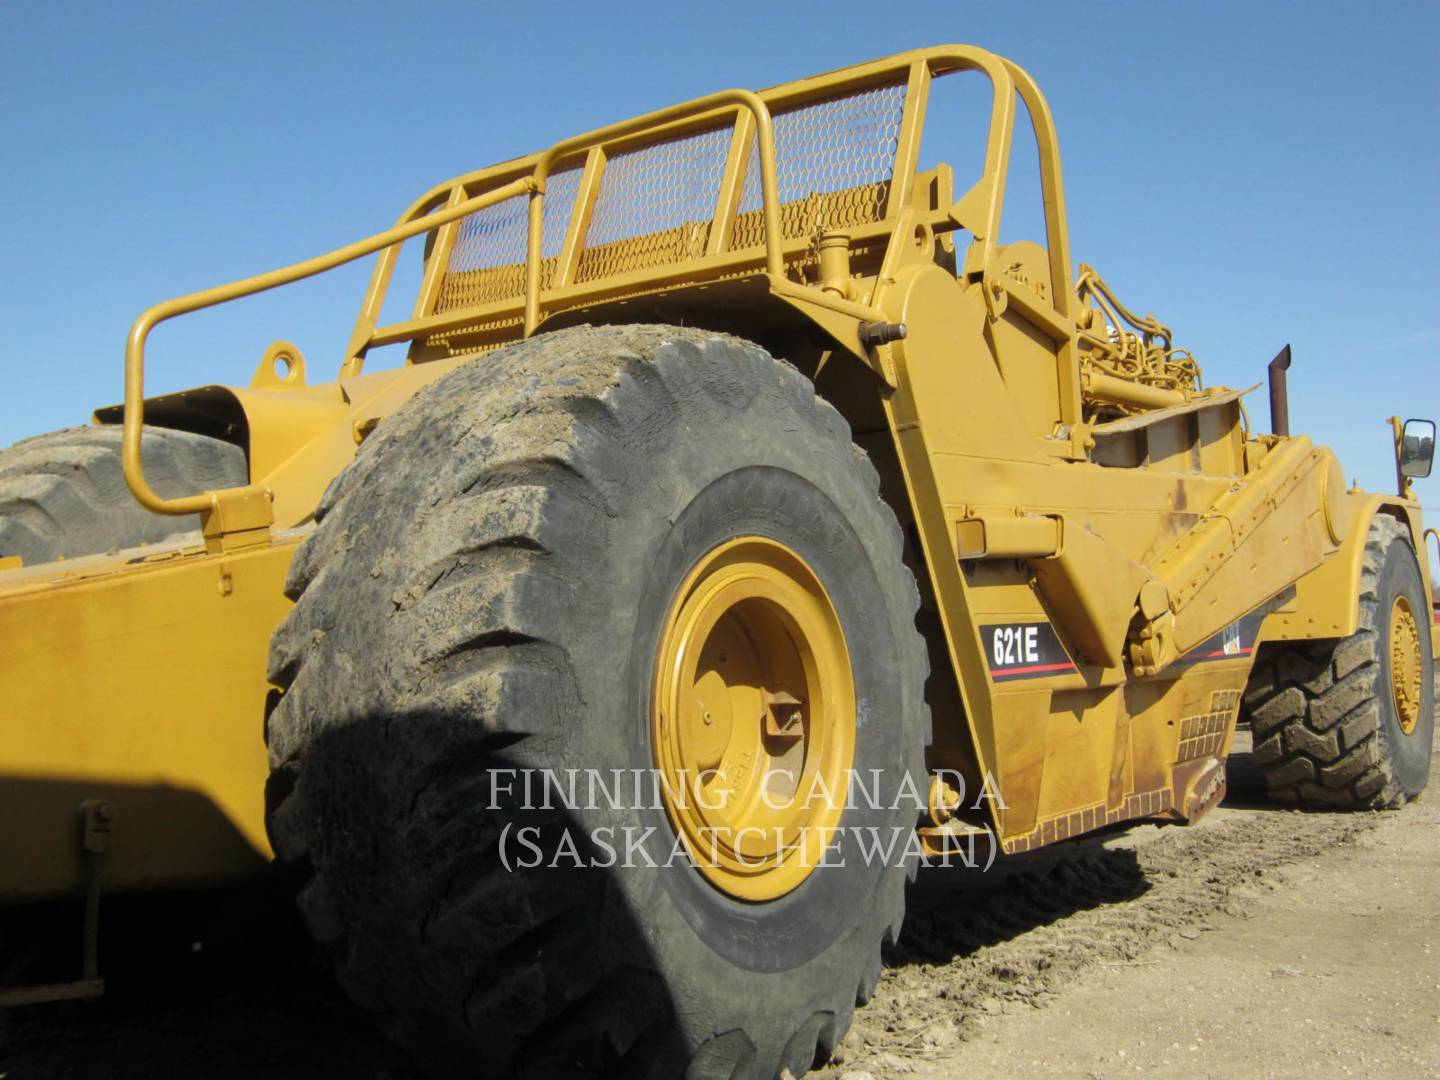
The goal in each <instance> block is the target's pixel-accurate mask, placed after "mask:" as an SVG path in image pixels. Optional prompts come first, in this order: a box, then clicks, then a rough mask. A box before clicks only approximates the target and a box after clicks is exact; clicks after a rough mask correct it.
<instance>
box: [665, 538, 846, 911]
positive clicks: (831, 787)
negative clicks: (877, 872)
mask: <svg viewBox="0 0 1440 1080" xmlns="http://www.w3.org/2000/svg"><path fill="white" fill-rule="evenodd" d="M651 736H652V745H653V746H654V753H655V765H656V768H657V769H658V770H659V773H660V781H661V789H660V790H661V798H662V800H663V801H664V803H665V809H666V812H667V813H668V814H669V816H670V820H671V823H672V824H673V825H674V826H675V829H676V831H677V833H679V834H680V835H681V836H682V837H683V838H684V840H685V844H686V847H687V848H688V849H689V851H690V854H691V856H692V858H693V859H694V862H695V865H696V867H697V868H698V869H699V871H700V872H701V874H703V875H704V876H705V878H706V879H707V880H708V881H710V882H711V884H713V885H715V886H716V887H717V888H719V889H721V890H722V891H724V892H725V893H728V894H729V895H731V896H734V897H737V898H739V899H742V900H773V899H775V898H776V897H779V896H783V895H784V894H785V893H787V892H790V891H791V890H792V889H794V888H796V887H797V886H798V885H799V884H800V883H801V882H802V881H804V880H805V879H806V878H807V877H808V876H809V875H810V873H811V872H812V871H813V870H814V868H815V866H816V864H817V863H819V862H820V861H821V857H822V855H823V853H824V851H825V848H826V846H827V845H828V844H829V843H830V841H831V839H832V837H833V836H834V831H835V829H836V827H837V825H838V824H839V820H840V816H841V814H842V812H843V810H844V804H845V798H846V784H847V782H848V779H849V774H850V767H851V764H852V763H853V760H854V755H855V688H854V681H853V678H852V676H851V671H850V656H849V652H848V650H847V649H846V646H845V635H844V632H843V631H842V630H841V627H840V620H839V617H838V616H837V615H836V614H835V608H834V605H833V604H832V603H831V602H830V597H829V596H828V595H827V594H826V592H825V589H824V587H823V586H822V585H821V584H820V581H819V579H818V578H817V577H816V576H815V574H814V572H813V571H811V569H810V567H809V566H808V565H807V564H806V563H805V561H804V560H803V559H801V558H800V556H799V555H797V554H796V553H795V552H794V551H792V550H790V548H788V547H786V546H785V545H784V544H781V543H778V542H777V541H774V540H770V539H766V538H764V537H741V538H738V539H735V540H731V541H728V542H727V543H724V544H722V545H720V546H719V547H717V548H715V549H713V550H712V551H710V552H709V553H708V554H707V555H706V556H705V557H704V558H702V559H701V560H700V562H699V563H698V564H697V565H696V566H695V568H694V569H692V570H691V571H690V573H689V575H688V576H687V577H686V579H685V581H684V583H683V584H682V585H681V586H680V589H679V591H678V592H677V593H676V595H675V598H674V600H672V601H671V604H670V610H669V612H668V613H667V615H666V618H665V625H664V628H663V629H662V631H661V634H660V645H659V650H658V655H657V662H656V670H655V684H654V693H653V695H652V706H651Z"/></svg>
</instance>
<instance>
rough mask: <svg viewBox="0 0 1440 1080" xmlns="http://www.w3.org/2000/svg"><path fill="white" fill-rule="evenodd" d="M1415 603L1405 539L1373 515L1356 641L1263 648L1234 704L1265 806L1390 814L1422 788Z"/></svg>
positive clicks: (1420, 595) (1427, 702)
mask: <svg viewBox="0 0 1440 1080" xmlns="http://www.w3.org/2000/svg"><path fill="white" fill-rule="evenodd" d="M1426 601H1427V597H1426V595H1425V586H1424V579H1423V578H1422V577H1421V574H1420V564H1419V562H1418V561H1417V560H1416V556H1415V548H1414V547H1413V546H1412V544H1411V541H1410V533H1409V530H1408V529H1406V528H1405V526H1404V525H1403V524H1401V523H1400V522H1399V521H1397V520H1396V519H1395V518H1393V517H1390V516H1389V515H1387V514H1377V515H1376V516H1375V517H1374V518H1373V519H1372V521H1371V522H1370V531H1369V534H1368V536H1367V537H1366V542H1365V553H1364V564H1363V567H1362V569H1361V578H1360V597H1359V601H1358V603H1359V609H1360V618H1359V628H1358V629H1357V630H1356V631H1355V633H1354V634H1352V635H1350V636H1349V637H1347V638H1341V639H1339V640H1332V641H1314V642H1299V643H1293V644H1291V643H1275V644H1270V645H1266V646H1264V647H1263V651H1262V653H1261V655H1260V657H1259V659H1258V660H1257V661H1256V668H1255V672H1254V674H1253V675H1252V676H1251V679H1250V685H1249V687H1248V688H1247V689H1246V692H1245V707H1246V711H1247V712H1248V714H1249V717H1250V726H1251V731H1252V733H1253V736H1254V740H1255V744H1254V745H1255V749H1254V754H1255V760H1256V761H1257V762H1258V763H1259V764H1260V766H1261V767H1262V769H1263V770H1264V773H1265V782H1266V786H1267V787H1268V788H1269V792H1270V796H1271V798H1273V799H1275V800H1276V801H1277V802H1285V803H1296V804H1299V805H1301V806H1306V807H1310V808H1314V809H1321V808H1354V809H1383V810H1393V809H1396V808H1398V807H1400V806H1403V805H1404V804H1405V803H1406V802H1408V801H1409V800H1411V799H1413V798H1414V797H1415V796H1416V795H1418V794H1420V792H1421V791H1423V790H1424V788H1425V784H1426V782H1427V781H1428V779H1429V776H1430V752H1431V746H1432V744H1433V742H1434V733H1435V684H1434V680H1433V678H1432V677H1431V672H1432V670H1433V660H1434V658H1433V657H1432V656H1431V655H1430V633H1429V625H1428V617H1429V616H1428V613H1429V610H1430V608H1429V604H1428V603H1427V602H1426Z"/></svg>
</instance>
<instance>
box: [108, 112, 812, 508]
mask: <svg viewBox="0 0 1440 1080" xmlns="http://www.w3.org/2000/svg"><path fill="white" fill-rule="evenodd" d="M725 106H734V107H735V108H736V109H737V110H739V109H745V110H748V111H749V112H750V114H751V116H752V117H753V118H754V121H755V134H756V136H757V140H758V142H759V150H760V182H761V191H762V205H763V208H764V227H765V262H766V267H767V269H768V270H769V272H770V273H772V274H781V273H783V272H784V259H783V255H782V253H781V250H780V218H779V205H780V195H779V184H778V181H777V179H776V172H775V131H774V126H773V124H772V122H771V118H770V110H769V108H768V107H767V106H766V105H765V102H764V101H762V100H761V99H760V97H759V95H758V94H755V93H753V92H751V91H749V90H724V91H721V92H719V93H715V94H710V95H707V96H706V97H702V98H697V99H695V100H694V101H689V102H686V103H684V104H681V105H675V106H671V107H670V108H666V109H660V110H658V111H656V112H652V113H647V114H645V115H644V116H639V117H636V118H634V119H632V120H627V121H623V122H621V123H618V124H611V125H609V126H608V127H603V128H599V129H597V130H595V131H592V132H588V133H586V134H584V135H578V136H575V137H573V138H570V139H566V140H564V141H562V142H558V143H556V144H555V145H554V146H552V147H551V148H550V149H549V150H547V151H545V152H544V153H543V154H541V156H540V158H539V160H538V161H537V162H536V163H535V167H534V170H533V171H532V173H531V174H530V175H529V176H523V177H520V178H519V179H516V180H512V181H511V182H510V183H508V184H504V185H502V186H500V187H498V188H493V189H491V190H489V191H486V192H482V193H481V194H479V195H475V196H473V197H471V198H468V199H465V200H463V201H460V202H454V203H452V205H449V206H445V207H443V208H442V209H438V210H435V209H433V207H434V206H435V205H436V200H435V199H434V198H433V197H432V196H427V197H426V198H425V199H422V200H421V201H420V202H418V203H417V204H416V205H415V206H414V207H412V208H411V210H410V211H409V212H408V213H407V214H406V215H405V217H404V218H402V219H401V221H400V223H399V224H397V225H395V226H394V227H393V228H390V229H386V230H385V231H384V232H380V233H376V234H375V235H374V236H371V237H368V238H366V239H364V240H357V241H356V242H355V243H353V244H347V245H345V246H344V247H341V248H336V249H335V250H334V251H331V252H329V253H328V254H325V255H320V256H317V257H315V258H313V259H307V260H305V261H303V262H298V263H294V264H293V265H291V266H286V267H282V268H281V269H279V270H271V271H269V272H268V273H264V274H257V275H255V276H254V277H248V278H243V279H241V280H240V281H234V282H231V283H230V284H228V285H217V286H216V287H215V288H212V289H205V290H204V291H202V292H197V293H191V294H189V295H188V296H182V297H178V298H176V299H174V300H166V301H165V302H163V303H160V304H156V305H154V306H153V307H150V308H147V309H146V310H145V311H144V312H143V313H142V314H141V315H140V317H139V318H138V319H136V320H135V324H134V326H132V327H131V328H130V336H129V337H128V338H127V339H126V342H125V420H124V433H123V436H122V443H121V462H122V466H123V470H124V473H125V482H126V484H127V485H128V486H129V488H130V491H131V493H132V494H133V495H134V496H135V498H136V500H137V501H138V502H139V503H140V504H141V505H142V506H144V507H145V508H146V509H147V510H150V511H152V512H154V513H157V514H174V515H184V514H209V513H211V512H213V511H216V510H218V509H219V508H220V503H221V501H222V500H224V499H227V498H231V499H235V500H237V501H239V500H241V499H247V500H253V499H256V498H264V499H266V500H267V501H268V493H266V491H265V489H263V488H261V487H259V486H258V485H253V484H252V485H247V486H246V487H241V488H227V489H225V490H222V491H211V492H202V493H200V494H198V495H185V496H181V497H179V498H174V499H166V498H163V497H162V496H161V495H159V494H158V493H157V492H156V491H155V489H154V488H152V487H151V486H150V484H149V482H148V481H147V480H146V479H145V469H144V465H143V463H142V461H141V453H140V443H141V434H142V432H143V429H144V424H145V342H146V340H147V339H148V338H149V336H150V331H151V330H153V329H154V328H155V327H156V326H158V325H160V324H161V323H162V322H165V321H166V320H167V319H173V318H175V317H176V316H179V315H187V314H189V313H191V312H194V311H200V310H202V309H204V308H208V307H214V306H215V305H217V304H224V303H227V302H229V301H231V300H238V299H240V298H241V297H244V296H253V295H254V294H256V293H260V292H265V291H266V290H268V289H274V288H277V287H279V286H281V285H289V284H291V283H293V282H296V281H302V280H304V279H305V278H309V277H314V276H315V275H317V274H323V273H325V272H326V271H327V270H333V269H335V268H336V267H337V266H343V265H345V264H346V263H350V262H354V261H355V260H356V259H361V258H364V257H365V256H366V255H371V254H374V253H375V252H377V251H380V250H382V249H384V251H385V254H384V255H383V256H382V257H381V260H380V263H379V264H378V265H377V266H376V269H375V274H374V276H373V278H372V281H371V288H370V292H369V294H368V295H367V297H366V309H367V310H366V311H364V312H362V315H361V320H362V324H363V323H364V322H365V320H366V319H367V318H368V320H369V323H370V327H371V329H372V331H373V327H374V321H375V319H376V318H377V317H378V315H379V297H383V295H384V291H385V288H384V286H385V285H388V283H389V278H390V274H391V271H392V270H393V269H394V262H395V256H396V254H397V252H398V249H399V248H398V246H399V245H400V244H401V243H403V242H404V241H406V240H409V239H410V238H411V237H414V236H418V235H420V234H421V233H426V232H430V231H431V230H433V229H437V228H439V227H440V226H442V225H446V224H448V223H449V222H452V221H457V220H459V219H460V218H463V217H465V216H467V215H469V214H472V213H474V212H475V211H477V210H483V209H485V208H486V207H487V206H492V205H494V204H495V203H499V202H504V201H505V200H506V199H511V198H514V197H515V196H517V195H526V194H528V195H529V196H530V205H529V236H528V241H527V244H526V295H525V336H527V337H528V336H530V335H531V334H533V333H534V332H535V328H536V327H537V326H538V325H539V321H540V319H539V304H540V247H541V227H542V224H543V221H544V218H543V209H544V204H543V200H544V195H545V181H546V179H547V178H548V177H549V175H550V169H551V167H552V166H553V164H554V163H555V161H556V160H557V159H559V158H560V157H561V156H563V155H564V154H566V153H570V152H574V151H576V150H578V149H581V148H584V147H587V146H591V145H598V144H601V143H604V142H607V141H609V140H611V139H616V138H620V137H623V136H626V135H631V134H634V133H636V132H639V131H643V130H644V129H646V128H651V127H656V126H659V125H663V124H667V123H672V122H675V121H678V120H683V119H686V118H689V117H692V116H695V115H697V114H699V115H703V114H705V113H709V112H715V111H717V110H719V109H721V108H723V107H725ZM377 285H379V286H380V288H379V289H377V288H376V286H377ZM377 294H378V296H377ZM357 336H358V334H357ZM355 359H356V352H353V351H352V353H351V356H350V357H349V358H347V361H346V373H347V374H348V373H357V372H358V365H357V364H355V362H354V361H355Z"/></svg>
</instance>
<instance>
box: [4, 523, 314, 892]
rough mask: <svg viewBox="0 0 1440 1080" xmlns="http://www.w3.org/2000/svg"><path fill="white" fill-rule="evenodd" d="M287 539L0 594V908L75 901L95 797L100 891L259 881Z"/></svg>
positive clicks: (290, 545) (265, 850) (60, 576)
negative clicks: (81, 834) (84, 824)
mask: <svg viewBox="0 0 1440 1080" xmlns="http://www.w3.org/2000/svg"><path fill="white" fill-rule="evenodd" d="M299 540H300V535H299V534H291V535H289V536H287V537H285V538H284V539H282V540H281V542H279V543H276V544H273V545H269V546H265V547H256V548H251V549H248V550H247V551H245V552H241V553H236V554H230V555H205V554H201V553H198V552H194V551H192V552H190V553H188V554H183V555H180V556H177V557H175V558H172V559H169V560H165V561H159V562H149V563H138V564H137V563H127V562H125V561H124V556H125V555H129V556H131V557H135V556H139V555H142V554H143V549H140V550H138V551H135V552H129V553H122V555H121V556H120V557H118V558H117V559H115V560H112V561H111V562H110V564H109V567H108V571H107V570H106V569H105V568H104V567H101V568H99V569H94V568H92V569H90V570H89V571H86V572H85V574H86V576H78V577H77V576H70V577H69V579H68V580H67V579H66V575H65V574H64V573H63V572H61V571H60V570H59V569H57V571H56V573H55V574H53V575H52V579H51V580H52V583H51V584H49V585H48V586H46V585H44V584H43V583H42V584H39V585H36V584H34V583H31V584H30V585H29V587H26V588H16V589H11V590H8V591H4V592H0V642H3V643H4V645H3V648H0V686H3V687H4V688H5V690H4V695H3V698H0V731H3V732H4V738H3V741H0V822H4V827H3V828H0V897H3V898H4V899H6V900H14V899H17V898H22V897H27V896H37V895H50V894H56V893H61V892H65V891H67V890H69V889H72V888H75V887H78V885H79V881H80V879H79V873H80V860H79V855H78V848H77V835H78V834H77V825H76V821H77V819H76V808H77V806H78V804H79V802H80V800H81V799H84V798H92V797H103V798H107V799H110V800H111V801H112V802H113V803H114V804H115V808H116V817H115V825H114V839H113V843H112V849H111V853H110V854H109V855H108V856H107V857H106V866H105V886H106V888H107V889H127V888H139V887H158V886H169V885H183V884H198V883H206V882H214V881H221V880H235V879H237V878H243V877H245V876H248V875H252V874H254V873H256V872H258V871H260V870H263V868H264V867H265V865H266V863H267V861H268V859H269V856H270V850H269V847H268V844H267V841H266V838H265V830H264V807H263V792H264V787H265V777H266V775H267V765H266V759H265V747H264V741H263V725H264V717H265V706H266V696H267V694H268V692H269V685H268V683H267V682H266V680H265V656H266V650H267V646H268V643H269V638H270V631H271V629H273V627H274V626H275V625H276V624H277V623H278V622H279V621H280V619H281V618H282V617H283V615H284V613H285V611H286V609H287V608H288V607H289V602H288V601H287V600H286V599H285V597H284V595H283V593H282V587H283V583H284V578H285V571H286V568H287V567H288V566H289V563H290V558H291V556H292V555H293V553H294V550H295V546H296V544H297V543H298V542H299ZM52 566H55V567H57V568H63V567H64V566H65V564H63V563H61V564H52ZM38 569H39V568H37V570H38Z"/></svg>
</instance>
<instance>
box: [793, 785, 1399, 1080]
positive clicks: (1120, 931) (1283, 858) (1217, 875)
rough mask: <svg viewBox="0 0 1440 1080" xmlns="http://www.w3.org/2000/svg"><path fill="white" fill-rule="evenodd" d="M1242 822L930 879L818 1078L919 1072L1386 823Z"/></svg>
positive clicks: (1233, 909)
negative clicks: (999, 1017) (1100, 970)
mask: <svg viewBox="0 0 1440 1080" xmlns="http://www.w3.org/2000/svg"><path fill="white" fill-rule="evenodd" d="M1238 813H1239V816H1237V817H1234V818H1230V819H1229V820H1218V821H1214V822H1211V823H1207V824H1205V825H1204V826H1201V827H1198V828H1194V829H1182V828H1174V829H1167V830H1166V831H1165V834H1164V835H1162V836H1161V837H1159V838H1158V839H1155V840H1153V841H1152V842H1149V843H1144V844H1139V845H1137V846H1119V845H1121V844H1125V843H1126V838H1124V837H1121V838H1119V841H1118V843H1117V839H1116V837H1115V836H1113V835H1112V836H1111V837H1110V838H1109V839H1108V841H1107V839H1105V838H1087V839H1085V840H1081V841H1078V842H1076V843H1075V844H1074V846H1073V847H1072V848H1071V850H1070V851H1068V852H1067V851H1065V849H1064V848H1063V847H1062V848H1059V849H1052V851H1051V853H1050V855H1049V857H1048V859H1047V860H1046V862H1045V863H1044V864H1042V865H1041V866H1039V867H1036V865H1035V863H1034V862H1029V861H1027V862H1023V863H1022V862H1021V859H1026V860H1028V859H1029V858H1030V857H1029V856H1022V857H1019V858H1015V859H1013V860H1011V861H1010V866H1009V867H1008V868H1007V867H1006V865H1005V860H1002V861H1001V862H1000V863H999V864H997V866H996V868H995V871H994V872H992V873H991V874H990V875H983V874H981V873H980V872H978V871H966V870H956V869H954V868H942V867H936V868H927V869H926V870H924V871H922V873H921V878H920V881H919V882H918V883H917V887H916V889H915V891H914V895H913V896H912V900H911V913H910V915H909V917H908V918H907V920H906V924H905V930H904V932H903V933H902V935H901V937H900V941H899V942H898V944H897V945H896V946H895V947H894V948H893V949H892V950H891V951H890V953H889V955H888V956H887V958H886V959H887V963H886V970H885V973H884V975H883V977H882V979H881V982H880V985H879V986H878V987H877V989H876V991H875V995H874V997H873V998H872V1000H871V1001H870V1003H869V1004H868V1005H867V1006H866V1007H865V1008H863V1009H861V1010H859V1011H858V1012H857V1013H856V1019H855V1025H854V1027H853V1028H852V1029H851V1032H850V1034H849V1035H848V1036H847V1037H846V1039H845V1041H844V1042H843V1043H842V1045H841V1047H840V1048H839V1049H838V1050H837V1054H836V1057H835V1058H834V1059H832V1061H831V1063H830V1066H829V1067H828V1068H827V1069H824V1070H822V1071H820V1072H819V1073H817V1074H816V1075H818V1076H821V1077H832V1078H833V1077H839V1076H843V1075H845V1074H847V1073H850V1072H852V1071H856V1072H859V1073H861V1074H863V1073H865V1072H871V1073H874V1074H875V1075H877V1076H884V1075H894V1074H899V1073H904V1072H908V1071H911V1069H912V1068H913V1066H912V1065H911V1061H913V1060H914V1059H916V1058H926V1057H930V1056H931V1055H943V1054H945V1053H948V1052H952V1051H953V1047H954V1046H955V1044H956V1043H958V1042H961V1041H963V1040H964V1039H966V1038H969V1037H972V1036H973V1035H975V1034H976V1033H977V1031H978V1029H979V1028H980V1027H981V1026H982V1025H983V1023H984V1020H983V1017H985V1016H986V1015H988V1014H993V1013H999V1012H1002V1011H1005V1010H1006V1009H1009V1008H1012V1007H1014V1006H1013V1004H1012V1003H1024V1004H1028V1005H1031V1006H1036V1007H1040V1006H1043V1005H1044V1004H1045V1003H1046V1002H1047V1000H1048V999H1050V998H1051V997H1053V995H1054V994H1055V993H1056V992H1057V991H1059V990H1060V989H1061V988H1062V987H1064V986H1065V985H1066V984H1067V983H1069V982H1071V981H1073V980H1074V979H1075V978H1076V977H1077V976H1078V975H1079V974H1080V973H1081V972H1083V971H1084V970H1085V969H1086V968H1089V967H1091V966H1093V965H1099V964H1107V963H1110V964H1116V963H1118V964H1123V963H1128V962H1132V961H1135V960H1137V959H1139V958H1140V957H1141V956H1143V955H1144V954H1145V953H1146V952H1148V951H1150V950H1151V949H1153V948H1155V947H1157V946H1159V945H1163V944H1168V943H1170V942H1172V941H1173V942H1177V943H1178V941H1180V940H1183V939H1185V938H1194V937H1197V936H1199V934H1200V933H1202V932H1204V931H1206V930H1210V929H1214V928H1215V926H1214V923H1213V920H1214V919H1215V918H1216V917H1217V916H1220V915H1229V916H1239V917H1244V916H1245V915H1246V906H1247V905H1246V901H1247V899H1248V898H1253V897H1255V896H1258V895H1260V894H1261V892H1262V891H1264V890H1267V889H1273V888H1276V887H1278V886H1279V885H1281V884H1283V882H1284V880H1285V874H1284V870H1283V869H1282V868H1283V867H1284V866H1285V865H1286V864H1289V863H1294V862H1297V861H1299V860H1302V859H1306V858H1309V857H1312V856H1314V855H1317V854H1320V853H1321V852H1324V851H1328V850H1330V849H1333V848H1334V847H1336V846H1337V845H1342V844H1346V843H1348V842H1349V841H1351V840H1352V839H1353V838H1354V837H1355V836H1357V835H1358V834H1360V833H1362V832H1365V831H1367V830H1369V829H1372V828H1374V827H1375V825H1376V824H1377V823H1378V820H1379V819H1380V817H1381V816H1382V815H1380V814H1374V813H1372V814H1343V815H1317V814H1311V813H1304V812H1300V811H1273V810H1267V811H1264V812H1247V811H1240V812H1238ZM1042 854H1044V853H1036V855H1037V856H1038V855H1042ZM947 874H949V875H953V876H955V877H958V878H960V880H958V881H957V880H954V879H953V878H952V881H950V882H947V881H946V880H945V879H944V877H943V875H947ZM907 1059H909V1060H907Z"/></svg>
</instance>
